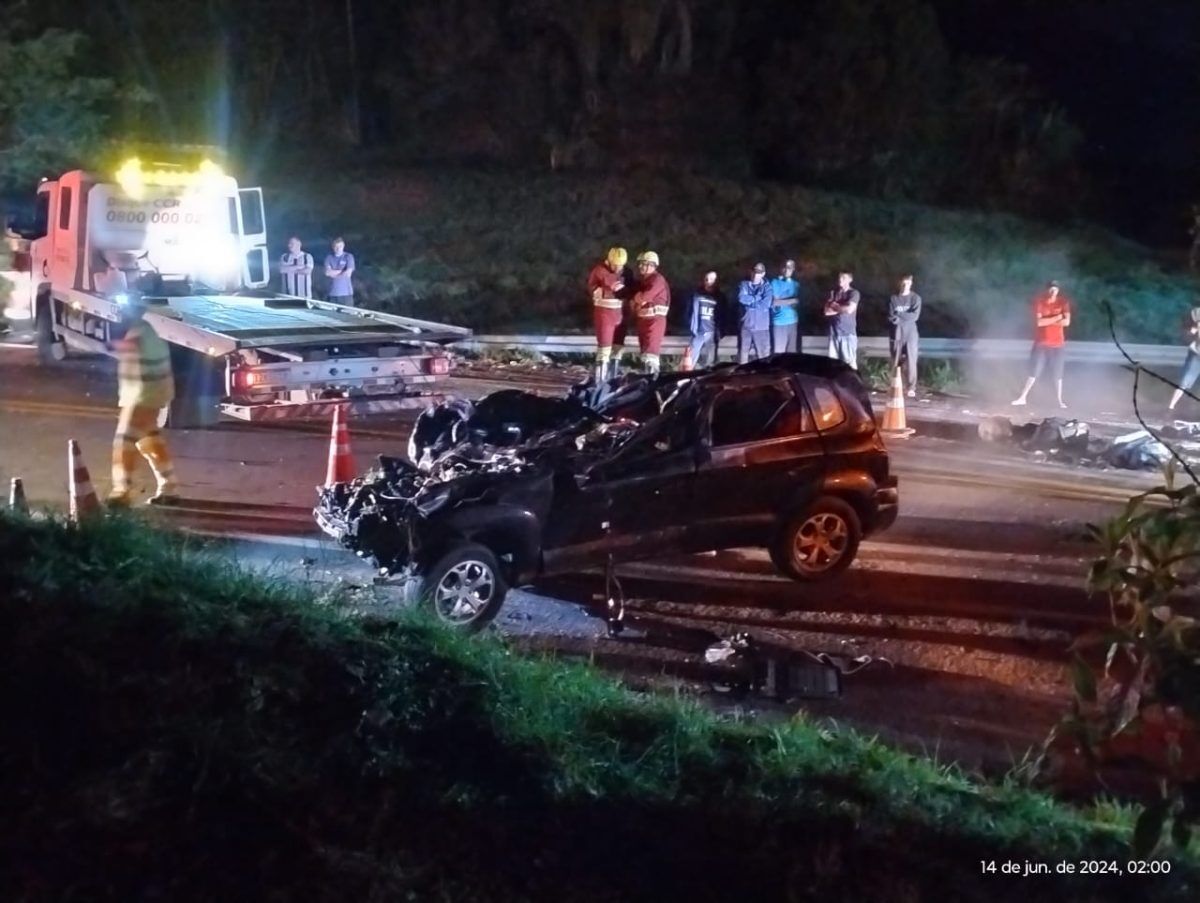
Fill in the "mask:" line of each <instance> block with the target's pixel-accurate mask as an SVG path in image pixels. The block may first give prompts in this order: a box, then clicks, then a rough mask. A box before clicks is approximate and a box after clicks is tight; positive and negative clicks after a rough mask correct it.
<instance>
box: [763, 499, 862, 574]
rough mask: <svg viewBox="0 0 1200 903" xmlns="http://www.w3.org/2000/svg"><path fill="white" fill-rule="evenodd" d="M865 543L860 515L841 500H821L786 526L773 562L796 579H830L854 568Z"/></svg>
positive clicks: (773, 555) (775, 543) (773, 549)
mask: <svg viewBox="0 0 1200 903" xmlns="http://www.w3.org/2000/svg"><path fill="white" fill-rule="evenodd" d="M861 541H862V522H861V521H860V520H859V518H858V514H857V512H855V510H854V509H853V508H852V507H850V505H848V504H847V503H846V502H844V501H842V500H841V499H839V498H833V497H826V498H821V499H818V500H817V501H816V502H814V503H813V504H811V505H809V506H808V507H807V508H805V509H804V510H803V511H801V512H800V513H799V514H796V515H794V516H793V517H790V518H789V519H788V520H787V521H786V522H785V523H784V525H783V528H782V529H781V530H780V531H779V535H778V536H777V537H776V538H775V542H774V543H773V544H772V546H771V560H772V561H774V562H775V566H776V567H777V568H779V570H781V571H782V572H783V573H784V574H786V575H787V576H789V577H791V578H792V579H793V580H799V581H802V582H806V583H808V582H816V581H819V580H828V579H830V578H832V577H836V576H837V575H838V574H840V573H841V572H842V571H844V570H846V568H848V567H850V564H851V562H853V561H854V557H855V556H856V555H857V554H858V544H859V543H860V542H861Z"/></svg>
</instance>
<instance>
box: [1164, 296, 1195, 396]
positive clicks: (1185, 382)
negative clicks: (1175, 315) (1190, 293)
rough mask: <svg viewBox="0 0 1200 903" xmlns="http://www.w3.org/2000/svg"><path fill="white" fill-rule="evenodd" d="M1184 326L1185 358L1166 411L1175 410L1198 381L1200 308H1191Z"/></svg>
mask: <svg viewBox="0 0 1200 903" xmlns="http://www.w3.org/2000/svg"><path fill="white" fill-rule="evenodd" d="M1184 325H1185V328H1186V330H1187V331H1186V336H1187V340H1188V346H1187V357H1186V358H1184V361H1183V372H1182V373H1181V374H1179V385H1178V386H1176V387H1175V391H1174V392H1172V393H1171V400H1170V402H1168V403H1167V410H1168V411H1173V410H1175V405H1177V404H1179V399H1181V398H1183V393H1184V392H1187V391H1189V390H1190V389H1191V388H1192V386H1194V385H1195V384H1196V380H1197V379H1200V307H1193V308H1192V309H1191V310H1190V311H1188V318H1187V320H1186V321H1185V324H1184Z"/></svg>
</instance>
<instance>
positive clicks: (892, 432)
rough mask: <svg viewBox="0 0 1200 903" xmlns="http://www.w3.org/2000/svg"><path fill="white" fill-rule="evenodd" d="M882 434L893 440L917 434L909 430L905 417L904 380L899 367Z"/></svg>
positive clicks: (884, 413)
mask: <svg viewBox="0 0 1200 903" xmlns="http://www.w3.org/2000/svg"><path fill="white" fill-rule="evenodd" d="M880 432H882V433H883V434H884V435H885V436H887V437H889V438H891V439H906V438H908V437H909V436H911V435H912V434H913V433H915V432H916V430H913V429H910V428H909V426H908V422H907V421H906V420H905V417H904V380H902V379H901V378H900V368H899V367H897V368H896V376H895V378H894V379H892V395H891V397H890V398H889V399H888V403H887V408H886V409H885V410H884V412H883V425H882V426H881V427H880Z"/></svg>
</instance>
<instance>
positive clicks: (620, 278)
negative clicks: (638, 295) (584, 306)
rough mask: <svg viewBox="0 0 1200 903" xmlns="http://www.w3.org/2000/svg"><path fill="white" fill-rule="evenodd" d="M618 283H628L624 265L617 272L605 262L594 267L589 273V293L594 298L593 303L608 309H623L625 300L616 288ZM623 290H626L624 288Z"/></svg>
mask: <svg viewBox="0 0 1200 903" xmlns="http://www.w3.org/2000/svg"><path fill="white" fill-rule="evenodd" d="M618 283H621V284H625V285H627V284H628V283H627V281H626V272H625V268H624V267H622V268H621V269H620V270H618V271H617V272H615V273H614V272H613V271H612V270H610V269H609V268H608V266H607V265H605V264H604V263H598V264H596V265H595V266H594V267H592V271H591V272H590V273H588V294H589V295H590V296H591V298H592V304H594V305H595V306H596V307H603V308H606V309H608V310H621V309H622V308H623V307H624V306H625V302H624V301H622V300H621V297H620V293H618V291H617V290H616V288H615V286H616V285H617V284H618ZM621 291H622V292H624V288H622V290H621Z"/></svg>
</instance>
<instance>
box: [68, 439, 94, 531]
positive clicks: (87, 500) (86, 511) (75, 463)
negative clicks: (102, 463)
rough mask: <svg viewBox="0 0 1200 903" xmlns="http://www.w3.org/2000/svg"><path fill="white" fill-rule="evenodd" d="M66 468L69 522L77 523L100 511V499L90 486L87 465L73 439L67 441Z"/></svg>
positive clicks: (90, 479) (90, 480)
mask: <svg viewBox="0 0 1200 903" xmlns="http://www.w3.org/2000/svg"><path fill="white" fill-rule="evenodd" d="M67 468H68V469H67V483H68V486H69V487H70V503H71V523H78V522H79V520H80V519H81V518H84V517H87V516H89V515H92V514H99V513H100V500H99V499H98V498H96V490H95V489H93V488H92V478H91V477H90V476H89V475H88V469H87V465H86V464H84V463H83V453H82V452H81V451H80V450H79V443H78V442H76V441H75V440H74V439H71V440H69V441H68V442H67Z"/></svg>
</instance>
